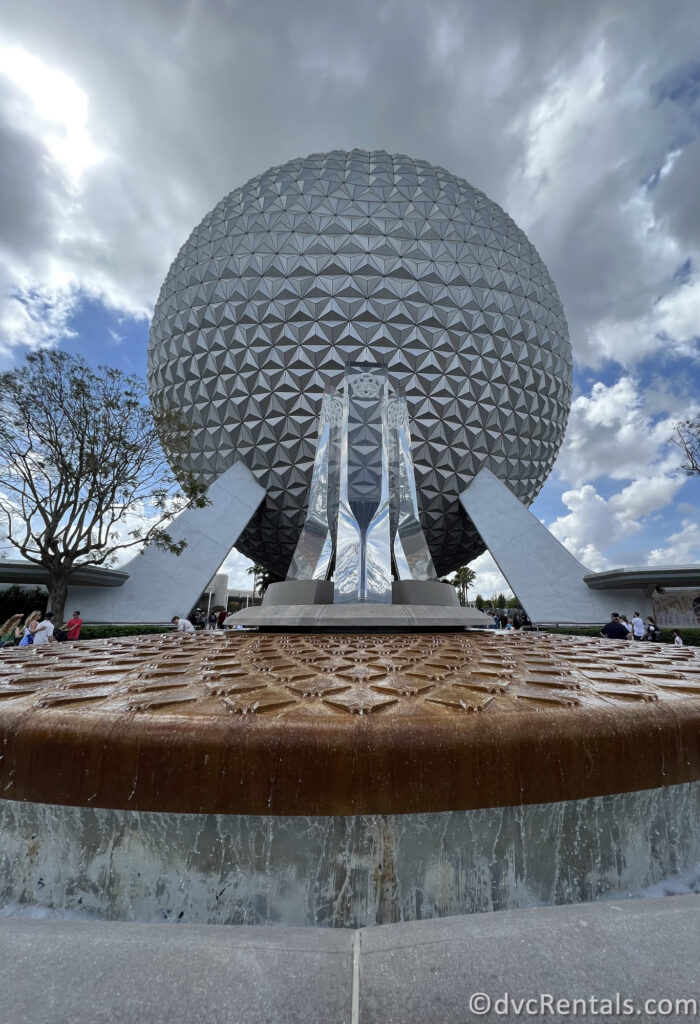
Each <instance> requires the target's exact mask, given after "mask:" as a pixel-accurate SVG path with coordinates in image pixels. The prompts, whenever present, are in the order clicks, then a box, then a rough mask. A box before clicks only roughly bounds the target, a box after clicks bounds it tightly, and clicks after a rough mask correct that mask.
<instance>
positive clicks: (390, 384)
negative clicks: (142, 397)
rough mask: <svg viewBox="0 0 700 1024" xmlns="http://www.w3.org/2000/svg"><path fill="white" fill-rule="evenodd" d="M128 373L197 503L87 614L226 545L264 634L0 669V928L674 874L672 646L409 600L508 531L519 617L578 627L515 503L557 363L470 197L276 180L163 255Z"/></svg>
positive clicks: (524, 493)
mask: <svg viewBox="0 0 700 1024" xmlns="http://www.w3.org/2000/svg"><path fill="white" fill-rule="evenodd" d="M149 381H150V386H151V389H152V394H153V397H154V400H157V401H158V402H159V403H160V404H161V405H164V406H165V407H174V408H178V409H180V410H181V411H182V412H183V414H184V415H185V416H186V417H188V418H189V419H190V421H191V423H192V428H193V446H192V453H191V465H190V467H189V468H190V469H192V471H193V472H196V473H197V474H199V476H200V478H201V479H202V480H204V482H206V483H208V484H211V491H212V495H213V499H212V506H213V511H212V510H207V509H205V510H200V511H198V512H197V513H192V514H190V513H187V514H186V516H190V515H191V518H187V519H185V518H183V520H182V521H181V522H180V523H179V524H175V527H174V530H175V531H177V530H179V531H180V533H179V534H178V535H179V536H182V537H183V538H184V539H187V537H188V536H189V537H190V540H191V541H192V543H191V545H190V548H189V549H186V551H185V554H184V555H183V556H182V561H180V562H179V563H178V565H179V568H178V570H177V573H176V572H175V571H174V570H172V571H171V568H167V567H166V568H165V569H162V565H163V562H164V560H166V561H167V559H165V556H162V555H159V556H158V559H160V561H158V559H156V558H151V556H150V555H149V554H148V553H147V554H146V555H145V556H139V559H140V561H139V562H138V567H136V566H133V567H132V566H129V567H127V571H128V573H129V581H128V582H127V583H126V584H125V586H124V587H123V588H122V589H123V593H121V597H120V596H119V593H120V591H119V588H117V587H114V588H111V589H110V593H109V594H106V595H104V594H103V595H100V596H99V597H94V598H92V601H93V604H92V609H93V612H92V617H93V618H94V619H99V618H100V616H102V618H103V620H104V618H108V617H109V614H111V615H113V616H117V617H119V616H120V615H121V614H122V613H123V612H126V611H127V610H131V611H132V612H133V610H134V608H136V607H137V606H138V608H139V610H138V615H136V618H135V621H138V616H139V615H143V614H152V609H153V607H154V604H158V603H159V602H160V603H161V604H163V603H164V602H167V601H168V600H170V601H173V602H175V601H177V602H178V605H177V607H173V608H172V609H171V608H169V609H168V612H167V615H166V618H167V620H169V619H170V615H171V614H172V613H173V612H178V613H180V612H182V610H183V607H182V606H181V605H180V602H181V603H182V605H184V604H185V601H184V599H183V597H182V595H184V594H186V593H190V596H191V600H192V601H194V600H196V597H197V594H198V593H199V592H200V590H201V586H200V583H201V582H202V580H203V581H204V583H206V580H207V579H209V578H210V577H211V576H212V575H213V573H214V572H215V571H216V568H217V567H218V565H219V564H220V563H221V560H222V558H223V557H224V556H225V551H226V550H228V549H229V548H230V546H231V545H232V544H234V543H237V544H238V547H239V549H240V550H241V551H243V552H244V553H245V554H248V555H250V556H252V557H254V558H255V559H256V561H259V562H262V563H263V564H265V565H266V566H267V567H268V568H270V569H273V570H275V571H277V572H279V573H280V574H281V575H285V574H286V575H287V579H286V581H285V582H284V583H281V584H279V585H277V586H276V587H274V588H270V592H269V594H268V598H267V599H266V601H265V604H264V605H263V606H262V608H260V609H253V610H249V611H248V612H247V613H244V615H243V620H244V621H245V622H247V623H248V624H255V625H257V626H259V627H260V632H255V633H238V632H236V633H230V634H227V635H221V634H217V633H198V634H194V635H169V634H163V635H160V636H148V637H125V638H114V639H110V640H101V641H92V642H87V643H67V644H62V645H51V646H44V647H37V648H29V649H25V650H13V651H3V654H2V659H1V660H0V797H1V799H0V825H1V828H0V836H1V839H0V861H1V863H2V872H1V874H0V877H1V879H2V882H1V887H2V891H1V892H0V907H4V908H5V910H6V912H9V911H11V910H17V909H18V908H20V909H21V908H30V909H32V908H41V910H42V912H47V913H48V912H56V913H63V914H66V913H67V914H84V915H92V916H97V917H103V918H110V919H118V920H148V921H152V920H180V921H188V922H210V923H219V924H255V923H277V922H282V923H285V924H290V925H291V924H306V925H326V926H358V925H367V924H374V923H386V922H393V921H399V920H416V919H421V918H427V917H439V916H446V915H451V914H463V913H468V912H472V911H481V910H495V909H504V908H510V907H520V906H526V905H539V904H552V903H565V902H576V901H581V900H593V899H600V898H604V897H606V896H609V895H610V896H616V895H620V894H629V893H634V892H636V891H639V890H642V889H644V888H646V887H648V886H650V885H653V884H655V883H657V882H659V881H660V880H661V879H663V878H665V877H667V876H669V875H673V874H676V875H678V874H681V873H683V872H686V871H690V870H691V869H692V867H693V865H695V864H696V863H698V861H700V835H699V834H698V830H697V826H696V822H697V820H698V812H699V811H700V806H699V805H700V782H699V781H698V780H699V779H700V751H699V749H698V744H697V732H698V724H699V723H700V657H699V656H698V654H697V652H695V651H694V650H692V649H686V648H675V647H672V648H669V647H667V646H665V645H661V644H652V643H649V644H647V643H644V644H628V643H623V642H619V641H607V640H603V639H592V638H586V637H573V636H554V635H551V634H547V633H527V634H526V633H522V632H508V633H500V632H499V633H496V632H492V631H488V630H475V629H465V626H469V625H470V624H474V623H476V622H478V621H479V618H478V615H476V616H474V617H473V618H471V617H470V613H469V612H468V610H465V609H461V608H459V606H458V604H457V602H456V598H455V595H454V591H453V589H452V588H450V587H446V586H444V585H443V584H441V583H439V582H438V581H437V579H436V576H437V574H443V573H445V572H448V571H450V570H451V569H453V568H455V567H456V566H459V565H462V564H465V563H466V562H468V561H469V560H470V559H472V558H474V557H476V555H478V554H479V553H480V552H481V551H483V550H484V547H485V545H484V540H483V538H482V535H481V534H482V533H483V534H484V535H486V534H487V533H489V534H493V537H494V541H493V544H496V545H498V544H499V543H500V540H501V538H503V537H504V535H506V534H507V533H508V522H507V520H508V518H509V517H510V521H511V522H514V521H516V520H517V521H518V523H521V522H524V523H525V527H526V528H527V530H528V531H529V532H528V533H527V537H528V541H527V543H526V544H524V545H521V550H518V549H517V548H516V547H513V545H511V546H510V548H508V549H506V547H502V548H501V549H500V550H501V553H502V554H503V556H504V561H507V562H508V564H509V566H511V567H514V571H517V572H518V573H520V575H521V576H522V577H523V580H524V582H523V588H524V591H525V592H526V593H525V596H526V597H527V598H528V599H529V598H530V597H532V600H533V602H535V603H537V601H539V600H540V598H543V600H544V605H542V607H545V606H546V607H553V606H555V607H556V606H557V603H559V606H561V600H562V597H561V594H563V595H564V599H566V597H567V595H568V596H571V595H574V594H575V601H576V602H577V603H578V606H579V608H580V609H581V612H580V614H581V615H584V616H589V618H584V619H583V621H591V620H595V618H596V617H597V615H598V614H599V612H600V609H601V608H602V607H605V609H606V613H605V617H606V618H607V614H608V612H609V607H608V600H609V599H610V598H609V596H606V594H607V593H608V592H606V593H602V592H601V591H599V590H596V589H595V588H592V589H589V586H591V587H592V585H589V583H588V582H586V580H584V579H583V577H582V573H583V572H585V570H584V567H582V566H581V565H579V563H578V562H576V561H575V560H574V559H573V558H572V557H571V556H569V555H568V554H567V553H566V552H564V551H563V549H559V548H557V549H556V550H554V549H553V548H552V544H554V543H555V542H553V540H552V538H549V539H548V540H547V539H546V538H545V539H543V537H542V532H543V531H544V533H546V531H545V530H544V527H542V525H541V524H540V523H538V522H537V521H536V520H535V519H534V517H532V516H530V513H528V512H527V510H526V505H528V504H529V503H530V502H531V501H532V500H533V498H534V497H535V495H536V494H537V492H538V491H539V488H540V487H541V486H542V483H543V482H544V480H545V479H546V476H547V473H548V472H549V470H550V468H551V465H552V463H553V461H554V458H555V456H556V453H557V450H558V448H559V445H560V443H561V440H562V437H563V432H564V427H565V423H566V416H567V412H568V407H569V399H570V394H571V352H570V346H569V342H568V335H567V330H566V322H565V320H564V316H563V311H562V309H561V303H560V302H559V299H558V297H557V295H556V291H555V289H554V286H553V284H552V282H551V279H550V278H549V275H548V273H547V271H546V268H545V267H544V265H543V264H542V261H541V260H540V258H539V256H538V255H537V253H536V252H535V250H534V249H533V247H532V246H531V245H530V243H529V242H528V240H527V238H526V237H525V236H524V234H523V233H522V232H521V231H519V229H518V228H517V227H516V226H515V225H514V224H513V222H512V221H511V220H510V219H509V218H508V217H507V216H506V215H505V214H504V213H503V211H502V210H500V209H499V208H498V207H497V206H496V205H495V204H493V203H491V202H490V201H489V200H488V199H487V198H486V197H485V196H483V195H482V194H481V193H479V192H477V191H476V190H475V189H473V188H472V187H471V186H469V185H468V184H467V183H466V182H464V181H462V180H461V179H458V178H455V177H454V176H452V175H449V174H447V172H445V171H443V170H441V169H440V168H433V167H431V166H430V165H428V164H425V163H423V162H421V161H411V160H409V158H407V157H401V156H394V157H390V156H389V155H388V154H385V153H363V152H361V151H353V152H352V153H331V154H321V155H316V156H314V157H309V158H308V159H307V160H303V161H291V162H290V163H289V164H286V165H284V166H282V167H279V168H272V169H271V170H270V171H269V172H267V173H266V174H264V175H261V176H259V177H258V178H255V179H253V181H251V182H249V183H248V184H247V185H246V186H244V188H243V189H239V190H236V191H235V192H234V193H232V194H231V195H230V196H229V197H227V198H226V199H225V200H224V201H223V202H222V203H221V204H219V206H217V207H216V208H215V210H213V211H212V212H211V213H210V214H208V215H207V217H205V218H204V220H203V222H202V224H201V225H200V226H199V227H198V228H197V229H196V230H195V232H193V234H192V236H191V238H190V239H189V240H188V242H187V243H186V244H185V246H184V247H183V249H182V251H181V253H180V254H179V255H178V257H177V259H176V261H175V263H174V264H173V267H172V268H171V271H170V273H169V275H168V277H167V279H166V282H165V284H164V286H163V289H162V291H161V295H160V298H159V301H158V304H157V306H156V312H155V314H154V319H153V325H152V330H151V348H150V351H149ZM324 396H325V397H324ZM314 435H317V444H316V449H315V451H314V444H313V438H314ZM465 493H466V494H467V498H465ZM227 503H229V504H227ZM232 505H235V514H233V512H232V511H231V506H232ZM210 513H211V515H210ZM207 516H209V518H207ZM504 516H505V520H506V528H505V529H504V528H503V519H504ZM528 516H530V520H532V522H531V523H530V520H527V517H528ZM197 517H199V518H197ZM523 517H526V518H525V520H523ZM192 524H194V525H192ZM201 524H204V525H203V526H202V525H201ZM185 526H186V527H187V528H185ZM477 527H479V529H478V528H477ZM191 529H192V530H195V529H196V531H197V532H196V534H195V533H190V532H188V531H190V530H191ZM480 530H481V533H480ZM193 538H194V540H193ZM493 544H492V546H493ZM171 562H173V560H172V559H171ZM210 563H211V564H210ZM173 564H174V563H173ZM156 569H157V572H156V571H155V570H156ZM149 577H150V583H149ZM594 582H595V581H594ZM148 586H151V588H152V589H151V590H148ZM557 586H559V587H560V591H561V593H558V592H557ZM129 587H131V591H129V590H128V588H129ZM193 588H194V593H191V591H192V589H193ZM198 588H199V589H198ZM562 588H563V589H562ZM628 593H629V591H628ZM115 594H117V596H116V597H115V596H114V595H115ZM154 595H155V596H154ZM85 596H86V595H81V597H80V599H79V603H78V604H77V605H76V606H78V607H81V608H83V609H84V608H86V607H90V605H89V602H88V601H87V600H86V599H84V598H85ZM520 596H521V600H524V597H523V595H520ZM156 598H157V600H156ZM72 599H73V598H71V600H72ZM572 600H573V597H572ZM524 603H525V607H526V608H527V601H524ZM537 606H538V607H540V605H537ZM638 607H640V608H643V607H644V606H643V605H642V602H641V601H640V603H639V605H638ZM115 609H121V611H120V612H119V613H117V612H116V611H115ZM143 609H145V610H143ZM97 610H99V612H100V613H99V614H98V613H97ZM84 617H86V618H88V617H90V616H89V615H85V616H84ZM536 617H537V616H534V615H533V618H536ZM323 630H325V632H323Z"/></svg>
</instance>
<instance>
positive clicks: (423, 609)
mask: <svg viewBox="0 0 700 1024" xmlns="http://www.w3.org/2000/svg"><path fill="white" fill-rule="evenodd" d="M391 596H392V603H391V604H381V605H380V604H375V603H372V602H368V601H354V602H351V603H346V604H334V603H333V584H332V583H331V582H330V581H325V580H286V581H285V582H284V583H272V584H271V585H270V586H269V587H268V589H267V593H266V594H265V598H264V600H263V603H262V605H261V606H260V607H257V608H244V609H243V610H242V611H240V612H238V613H237V615H236V616H235V619H236V623H238V624H240V625H241V626H258V627H259V628H261V629H271V630H290V629H291V630H294V629H311V630H315V631H324V632H325V631H326V630H327V631H329V632H336V631H338V630H339V631H341V632H347V631H348V630H349V629H350V630H358V631H362V632H363V633H368V632H373V631H386V630H391V631H397V630H398V631H406V630H409V631H413V630H422V629H429V630H435V629H438V630H439V629H464V628H466V627H472V628H476V629H486V628H488V627H489V626H490V625H491V619H490V618H489V617H488V616H487V615H484V614H483V613H482V612H480V611H478V610H477V609H476V608H462V607H461V605H460V603H459V601H458V599H457V593H456V591H455V589H454V587H450V586H446V585H445V584H444V583H438V582H437V581H436V580H394V582H393V584H392V595H391Z"/></svg>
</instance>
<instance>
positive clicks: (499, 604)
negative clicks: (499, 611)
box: [494, 594, 506, 608]
mask: <svg viewBox="0 0 700 1024" xmlns="http://www.w3.org/2000/svg"><path fill="white" fill-rule="evenodd" d="M494 603H495V605H496V608H505V606H506V595H505V594H499V595H498V597H497V598H496V600H495V602H494Z"/></svg>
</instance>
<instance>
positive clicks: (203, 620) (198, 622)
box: [170, 608, 229, 633]
mask: <svg viewBox="0 0 700 1024" xmlns="http://www.w3.org/2000/svg"><path fill="white" fill-rule="evenodd" d="M228 615H229V613H228V612H227V611H224V609H223V608H222V609H220V610H219V611H212V612H209V614H208V615H206V614H205V613H204V612H203V611H201V609H199V608H197V609H196V610H195V611H193V612H192V614H191V615H190V616H189V617H188V618H185V616H184V615H173V617H172V619H171V620H170V621H171V622H172V624H173V625H174V626H175V627H176V629H177V630H178V631H179V632H181V633H192V632H194V630H196V629H209V630H214V629H224V623H225V621H226V619H227V618H228Z"/></svg>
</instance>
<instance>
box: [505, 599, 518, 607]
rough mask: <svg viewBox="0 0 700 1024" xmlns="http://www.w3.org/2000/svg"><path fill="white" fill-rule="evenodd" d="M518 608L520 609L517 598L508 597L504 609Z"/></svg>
mask: <svg viewBox="0 0 700 1024" xmlns="http://www.w3.org/2000/svg"><path fill="white" fill-rule="evenodd" d="M519 607H520V601H519V600H518V599H517V597H509V598H508V600H507V601H506V608H519Z"/></svg>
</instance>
